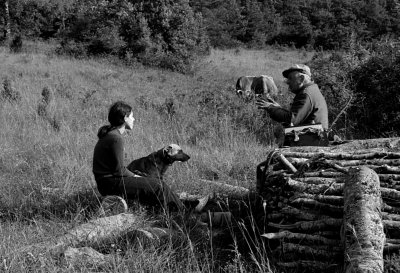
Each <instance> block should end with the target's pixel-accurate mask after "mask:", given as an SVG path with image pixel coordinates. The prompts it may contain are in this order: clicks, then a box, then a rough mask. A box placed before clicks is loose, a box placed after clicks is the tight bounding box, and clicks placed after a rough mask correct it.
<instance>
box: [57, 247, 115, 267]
mask: <svg viewBox="0 0 400 273" xmlns="http://www.w3.org/2000/svg"><path fill="white" fill-rule="evenodd" d="M64 259H65V261H66V262H67V265H68V266H72V267H75V268H85V269H92V270H93V269H94V270H98V269H107V267H109V268H110V267H111V265H112V262H113V260H114V259H113V256H112V255H109V254H108V255H105V254H102V253H100V252H98V251H96V250H94V249H93V248H90V247H80V248H73V247H68V248H67V249H66V250H65V252H64Z"/></svg>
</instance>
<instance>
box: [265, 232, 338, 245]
mask: <svg viewBox="0 0 400 273" xmlns="http://www.w3.org/2000/svg"><path fill="white" fill-rule="evenodd" d="M261 236H262V237H264V238H267V239H269V240H280V239H287V240H293V241H301V243H302V244H303V245H308V244H311V245H314V244H319V245H321V244H324V245H333V246H338V245H340V241H339V240H331V239H327V238H325V237H322V236H318V235H312V234H304V233H293V232H290V231H287V230H285V231H281V232H277V233H264V234H262V235H261Z"/></svg>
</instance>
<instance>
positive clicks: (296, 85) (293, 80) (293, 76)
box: [285, 71, 303, 93]
mask: <svg viewBox="0 0 400 273" xmlns="http://www.w3.org/2000/svg"><path fill="white" fill-rule="evenodd" d="M285 82H286V83H287V85H288V86H289V90H290V91H291V92H293V93H296V91H297V90H299V89H300V88H301V87H302V85H303V79H302V77H301V75H300V73H299V72H298V71H292V72H290V74H289V75H288V77H287V78H286V80H285Z"/></svg>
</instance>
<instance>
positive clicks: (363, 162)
mask: <svg viewBox="0 0 400 273" xmlns="http://www.w3.org/2000/svg"><path fill="white" fill-rule="evenodd" d="M327 161H328V163H335V164H338V165H339V166H341V167H351V166H361V165H378V166H379V165H391V166H400V160H399V159H370V160H347V161H329V160H327Z"/></svg>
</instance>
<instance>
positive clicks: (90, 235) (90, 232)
mask: <svg viewBox="0 0 400 273" xmlns="http://www.w3.org/2000/svg"><path fill="white" fill-rule="evenodd" d="M139 224H140V218H139V217H138V216H136V215H133V214H128V213H121V214H117V215H113V216H109V217H103V218H98V219H94V220H91V221H89V222H87V223H84V224H82V225H79V226H77V227H75V228H73V229H71V230H69V231H68V232H67V233H66V234H64V235H62V236H60V237H58V238H57V240H56V241H55V243H54V244H52V245H51V246H50V247H49V250H50V252H51V253H53V254H59V253H60V251H62V252H64V250H65V249H66V248H67V247H69V246H71V247H76V246H82V245H85V246H93V245H97V246H101V245H104V244H105V243H109V242H113V241H115V239H116V238H121V237H123V236H126V235H128V234H129V232H131V231H133V230H135V229H136V228H138V227H139Z"/></svg>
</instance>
